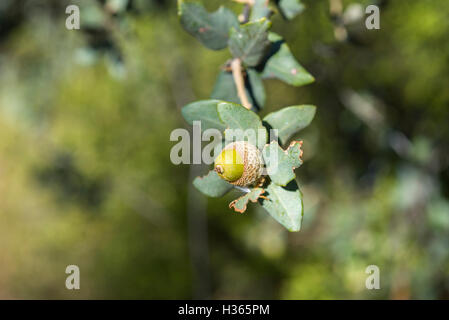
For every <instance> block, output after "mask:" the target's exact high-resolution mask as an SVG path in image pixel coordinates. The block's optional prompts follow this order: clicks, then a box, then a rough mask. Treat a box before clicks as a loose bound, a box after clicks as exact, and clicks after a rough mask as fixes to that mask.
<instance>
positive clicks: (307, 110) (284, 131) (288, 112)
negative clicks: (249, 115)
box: [263, 105, 316, 144]
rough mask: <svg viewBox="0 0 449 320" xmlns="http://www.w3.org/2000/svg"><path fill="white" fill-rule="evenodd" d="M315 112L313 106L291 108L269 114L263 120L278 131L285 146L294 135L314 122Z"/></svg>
mask: <svg viewBox="0 0 449 320" xmlns="http://www.w3.org/2000/svg"><path fill="white" fill-rule="evenodd" d="M315 111H316V107H315V106H312V105H301V106H291V107H287V108H283V109H281V110H279V111H275V112H272V113H269V114H268V115H267V116H266V117H265V118H264V119H263V120H264V121H265V122H266V123H268V124H269V125H270V127H271V128H273V129H277V130H278V137H279V140H280V141H281V143H282V144H285V143H286V142H287V141H288V139H289V138H290V137H291V136H292V135H294V134H295V133H297V132H298V131H300V130H302V129H304V128H305V127H307V126H308V125H309V124H310V122H312V119H313V118H314V116H315Z"/></svg>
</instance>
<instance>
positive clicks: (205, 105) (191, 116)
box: [181, 100, 226, 131]
mask: <svg viewBox="0 0 449 320" xmlns="http://www.w3.org/2000/svg"><path fill="white" fill-rule="evenodd" d="M221 102H222V101H219V100H202V101H196V102H192V103H190V104H188V105H186V106H184V107H183V108H182V111H181V113H182V116H183V117H184V119H185V120H186V121H187V122H188V123H189V124H190V125H193V121H200V122H201V129H202V130H206V129H211V128H214V129H218V130H220V131H224V130H225V129H226V124H224V123H223V122H222V121H221V120H220V117H219V116H218V110H217V106H218V104H220V103H221Z"/></svg>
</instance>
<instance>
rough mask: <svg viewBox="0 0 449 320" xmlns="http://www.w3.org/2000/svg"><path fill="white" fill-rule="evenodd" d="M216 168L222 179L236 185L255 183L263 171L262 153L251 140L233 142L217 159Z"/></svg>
mask: <svg viewBox="0 0 449 320" xmlns="http://www.w3.org/2000/svg"><path fill="white" fill-rule="evenodd" d="M214 170H215V171H216V172H217V174H218V175H219V176H220V177H221V178H222V179H224V180H226V181H227V182H229V183H231V184H233V185H235V186H240V187H247V186H250V185H255V184H256V183H257V182H258V181H259V180H260V178H261V177H262V173H263V160H262V154H261V152H260V151H259V149H258V148H257V147H256V146H254V145H252V144H251V143H249V142H246V141H237V142H233V143H230V144H228V145H227V146H226V147H225V148H224V149H223V150H222V151H221V153H220V154H219V155H218V157H217V158H216V159H215V165H214Z"/></svg>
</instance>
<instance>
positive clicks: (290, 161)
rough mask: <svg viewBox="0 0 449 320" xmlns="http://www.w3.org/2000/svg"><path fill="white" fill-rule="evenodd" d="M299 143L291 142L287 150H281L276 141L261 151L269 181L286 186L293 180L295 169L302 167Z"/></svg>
mask: <svg viewBox="0 0 449 320" xmlns="http://www.w3.org/2000/svg"><path fill="white" fill-rule="evenodd" d="M301 145H302V142H301V141H293V142H292V143H291V144H290V146H289V147H288V149H287V150H283V149H282V148H281V147H280V146H279V144H278V143H277V141H272V142H271V143H270V144H268V145H266V146H265V148H264V149H263V151H262V154H263V158H264V161H265V165H266V167H267V173H268V175H269V176H270V178H271V181H273V182H274V183H276V184H278V185H280V186H286V185H287V184H288V183H289V182H290V181H292V180H293V179H295V172H294V169H295V168H299V167H300V166H301V165H302V159H301V157H302V150H301Z"/></svg>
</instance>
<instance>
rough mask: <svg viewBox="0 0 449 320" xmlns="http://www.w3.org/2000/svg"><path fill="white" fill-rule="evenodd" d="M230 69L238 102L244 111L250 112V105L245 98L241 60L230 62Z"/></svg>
mask: <svg viewBox="0 0 449 320" xmlns="http://www.w3.org/2000/svg"><path fill="white" fill-rule="evenodd" d="M231 69H232V76H233V77H234V82H235V86H236V87H237V95H238V96H239V99H240V102H241V103H242V105H243V106H244V107H245V108H246V109H248V110H251V108H252V105H251V103H250V102H249V100H248V97H247V96H246V90H245V80H244V79H243V73H242V60H240V59H239V58H235V59H233V60H232V61H231Z"/></svg>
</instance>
